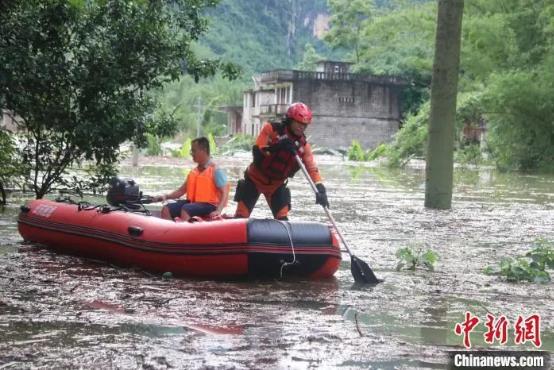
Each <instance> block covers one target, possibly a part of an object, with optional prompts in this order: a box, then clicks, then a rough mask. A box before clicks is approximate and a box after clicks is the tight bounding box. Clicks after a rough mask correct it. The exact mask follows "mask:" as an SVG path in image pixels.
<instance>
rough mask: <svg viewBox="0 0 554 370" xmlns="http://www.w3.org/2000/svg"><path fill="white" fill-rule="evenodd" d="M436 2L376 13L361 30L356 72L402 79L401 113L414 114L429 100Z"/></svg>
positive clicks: (382, 10)
mask: <svg viewBox="0 0 554 370" xmlns="http://www.w3.org/2000/svg"><path fill="white" fill-rule="evenodd" d="M436 14H437V10H436V2H434V1H433V2H428V3H425V4H406V5H403V6H398V7H394V8H392V9H380V10H379V11H378V12H375V16H374V17H373V19H372V21H371V22H368V23H366V24H365V26H364V27H363V29H362V30H361V41H360V52H359V54H360V60H359V63H357V65H356V66H355V68H356V70H358V71H360V72H365V73H373V74H377V75H396V76H402V77H403V78H404V79H406V80H407V81H408V82H409V84H408V86H406V87H405V88H403V90H402V97H401V104H402V107H401V110H402V112H404V113H412V114H415V113H416V112H417V111H418V109H419V106H420V105H421V104H422V103H423V102H425V101H426V100H427V99H429V87H430V84H431V71H432V65H433V55H434V41H435V40H434V38H435V28H436Z"/></svg>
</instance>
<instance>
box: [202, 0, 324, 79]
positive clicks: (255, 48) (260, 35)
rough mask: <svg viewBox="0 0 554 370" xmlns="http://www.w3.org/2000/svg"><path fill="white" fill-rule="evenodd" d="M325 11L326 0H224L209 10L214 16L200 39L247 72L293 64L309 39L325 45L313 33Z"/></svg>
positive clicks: (286, 66) (316, 45)
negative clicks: (315, 20) (315, 21)
mask: <svg viewBox="0 0 554 370" xmlns="http://www.w3.org/2000/svg"><path fill="white" fill-rule="evenodd" d="M325 13H327V2H326V0H295V1H275V0H265V1H249V0H222V1H221V3H220V4H219V5H218V6H217V7H216V8H214V9H212V10H210V11H209V13H208V14H209V15H210V16H212V17H213V18H212V19H213V20H212V21H211V22H210V30H209V31H208V32H207V33H206V34H205V36H204V37H202V38H201V40H200V42H201V43H202V45H204V46H206V47H207V48H209V49H210V52H211V53H213V55H218V56H221V57H224V58H225V59H227V60H233V61H235V62H236V63H237V64H239V65H240V66H243V67H244V69H245V70H246V71H247V74H250V73H251V72H254V71H256V72H261V71H266V70H270V69H275V68H291V67H293V66H294V65H295V64H297V63H298V62H299V60H300V58H301V56H302V54H303V49H304V46H305V45H306V43H308V42H309V43H312V44H314V45H315V47H316V49H317V50H318V51H323V50H325V49H326V46H325V45H324V44H323V43H322V42H321V41H320V40H318V39H316V38H315V37H314V35H313V29H314V19H315V15H317V14H325ZM248 80H250V77H249V76H248ZM250 82H251V80H250Z"/></svg>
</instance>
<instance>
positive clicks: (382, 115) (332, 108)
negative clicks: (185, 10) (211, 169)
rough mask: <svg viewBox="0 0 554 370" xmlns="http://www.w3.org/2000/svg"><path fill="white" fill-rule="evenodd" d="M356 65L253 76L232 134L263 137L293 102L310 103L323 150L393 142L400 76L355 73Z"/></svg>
mask: <svg viewBox="0 0 554 370" xmlns="http://www.w3.org/2000/svg"><path fill="white" fill-rule="evenodd" d="M349 69H350V63H344V62H334V61H321V62H319V63H318V66H317V69H316V70H315V71H297V70H273V71H269V72H264V73H261V74H259V75H255V76H253V80H254V87H253V88H252V89H250V90H247V91H245V92H244V99H243V107H242V120H241V122H240V123H238V122H236V119H237V118H238V117H239V116H240V115H239V114H235V115H234V120H233V117H231V115H230V116H229V134H231V135H232V134H236V133H239V132H241V133H245V134H249V135H257V134H258V132H259V131H260V128H261V126H262V125H263V123H264V122H266V121H268V120H278V119H280V117H282V115H283V114H284V113H285V112H286V109H287V107H288V106H289V104H290V103H292V102H295V101H301V102H304V103H306V104H307V105H308V106H309V107H310V108H311V109H312V111H313V113H314V119H313V124H314V126H313V127H311V128H310V129H309V130H308V132H307V135H308V137H309V138H310V142H312V143H314V144H315V145H317V146H320V147H327V148H345V147H348V146H350V145H351V143H352V140H354V139H356V140H358V141H359V142H360V143H361V144H362V146H364V147H365V148H373V147H375V146H377V145H379V144H380V143H382V142H386V141H389V140H390V139H391V137H392V136H393V134H394V133H395V132H396V131H398V128H399V122H400V92H401V89H402V87H403V86H405V85H406V83H405V82H404V81H403V80H401V79H400V78H397V77H382V76H371V75H365V74H356V73H350V72H349Z"/></svg>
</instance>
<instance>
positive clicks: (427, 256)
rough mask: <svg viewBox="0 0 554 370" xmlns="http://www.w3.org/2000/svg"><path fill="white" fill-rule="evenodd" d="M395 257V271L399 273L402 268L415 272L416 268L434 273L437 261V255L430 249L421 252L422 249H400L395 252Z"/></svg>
mask: <svg viewBox="0 0 554 370" xmlns="http://www.w3.org/2000/svg"><path fill="white" fill-rule="evenodd" d="M396 257H397V258H398V259H399V261H398V263H397V265H396V271H400V270H401V269H403V268H405V269H407V270H415V269H416V268H417V267H418V266H419V267H424V268H426V269H428V270H430V271H434V270H435V264H436V263H437V261H438V260H439V255H438V253H437V252H435V251H433V250H432V249H427V250H426V251H423V248H418V249H414V248H412V247H404V248H400V249H399V250H397V251H396Z"/></svg>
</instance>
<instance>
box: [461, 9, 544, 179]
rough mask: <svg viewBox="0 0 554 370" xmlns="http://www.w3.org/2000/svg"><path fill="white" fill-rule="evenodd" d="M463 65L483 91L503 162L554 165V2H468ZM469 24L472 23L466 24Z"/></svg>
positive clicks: (495, 151)
mask: <svg viewBox="0 0 554 370" xmlns="http://www.w3.org/2000/svg"><path fill="white" fill-rule="evenodd" d="M468 5H469V6H468V7H467V15H468V16H467V17H466V19H467V20H468V23H465V20H464V23H465V26H464V29H465V32H464V45H463V46H464V49H463V54H462V55H463V60H462V69H463V70H464V76H465V79H466V80H469V81H470V83H465V84H466V85H469V86H471V87H472V88H474V89H476V90H480V91H482V95H483V110H484V111H485V112H486V114H485V117H486V119H487V125H488V132H487V137H488V139H487V140H488V143H489V146H490V149H491V151H492V155H493V158H494V159H495V161H496V163H497V165H498V167H500V168H503V169H522V170H527V169H536V168H546V169H550V170H552V168H553V166H552V163H553V159H554V130H553V127H554V126H553V125H554V118H553V117H554V105H553V102H554V87H553V86H552V83H551V81H552V80H553V78H554V72H553V71H554V42H553V40H554V37H553V36H554V4H552V2H551V1H546V0H511V1H510V2H509V6H508V5H507V4H506V3H505V2H503V1H500V0H474V1H471V2H469V3H468ZM466 26H467V27H466Z"/></svg>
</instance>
